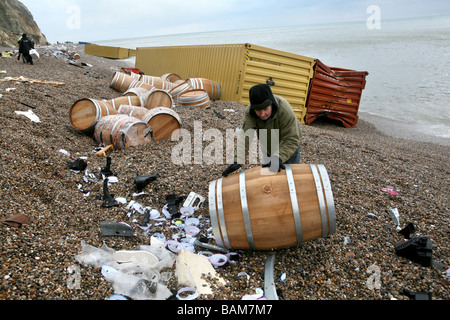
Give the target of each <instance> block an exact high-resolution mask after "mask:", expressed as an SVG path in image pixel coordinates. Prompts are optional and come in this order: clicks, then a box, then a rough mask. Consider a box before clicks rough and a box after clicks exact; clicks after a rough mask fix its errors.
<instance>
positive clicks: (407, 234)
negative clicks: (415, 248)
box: [398, 222, 416, 239]
mask: <svg viewBox="0 0 450 320" xmlns="http://www.w3.org/2000/svg"><path fill="white" fill-rule="evenodd" d="M415 232H416V228H415V227H414V224H412V223H411V222H410V223H408V224H407V225H406V227H405V228H403V229H402V230H400V231H399V232H398V233H400V234H402V235H403V236H404V237H405V239H411V234H414V233H415Z"/></svg>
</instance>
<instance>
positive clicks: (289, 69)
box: [136, 43, 316, 124]
mask: <svg viewBox="0 0 450 320" xmlns="http://www.w3.org/2000/svg"><path fill="white" fill-rule="evenodd" d="M315 64H316V59H313V58H309V57H305V56H301V55H298V54H293V53H289V52H284V51H280V50H275V49H271V48H266V47H262V46H258V45H253V44H248V43H246V44H226V45H199V46H171V47H148V48H137V56H136V68H138V69H140V70H141V71H143V72H144V73H145V74H146V75H151V76H158V77H160V76H162V75H164V74H167V73H175V74H178V75H179V76H180V77H182V78H183V79H189V78H207V79H210V80H212V81H215V82H217V83H219V84H220V85H221V89H222V96H221V99H222V100H229V101H236V102H239V103H241V104H243V105H249V104H250V101H249V90H250V88H251V87H253V86H254V85H257V84H261V83H267V82H268V81H273V83H275V85H274V86H273V87H272V90H273V92H274V94H278V95H281V96H283V97H284V98H286V99H287V100H288V101H289V102H290V104H291V106H292V108H293V109H294V112H295V113H296V115H297V118H298V119H299V121H300V122H301V123H303V124H304V123H305V116H306V100H307V97H308V91H309V86H310V82H311V79H312V78H313V76H314V66H315Z"/></svg>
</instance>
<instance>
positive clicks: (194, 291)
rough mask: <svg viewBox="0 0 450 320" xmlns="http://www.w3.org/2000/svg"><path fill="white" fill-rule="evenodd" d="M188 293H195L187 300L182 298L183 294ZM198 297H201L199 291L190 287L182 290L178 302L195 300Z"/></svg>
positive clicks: (179, 292) (178, 294)
mask: <svg viewBox="0 0 450 320" xmlns="http://www.w3.org/2000/svg"><path fill="white" fill-rule="evenodd" d="M186 292H193V293H192V294H191V295H189V296H187V297H185V298H183V297H181V294H183V293H186ZM198 296H199V294H198V291H197V290H196V289H195V288H190V287H187V288H182V289H180V290H179V291H178V293H177V299H178V300H195V299H197V298H198Z"/></svg>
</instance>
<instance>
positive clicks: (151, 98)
mask: <svg viewBox="0 0 450 320" xmlns="http://www.w3.org/2000/svg"><path fill="white" fill-rule="evenodd" d="M144 103H145V106H146V107H147V108H148V109H154V108H159V107H164V108H172V107H173V99H172V96H171V95H170V94H169V93H168V92H167V91H165V90H162V89H153V90H151V91H149V92H148V93H147V94H146V95H145V101H144Z"/></svg>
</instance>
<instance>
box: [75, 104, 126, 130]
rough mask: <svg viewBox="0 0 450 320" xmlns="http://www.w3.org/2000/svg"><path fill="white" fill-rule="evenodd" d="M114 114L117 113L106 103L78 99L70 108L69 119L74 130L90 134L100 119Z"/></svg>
mask: <svg viewBox="0 0 450 320" xmlns="http://www.w3.org/2000/svg"><path fill="white" fill-rule="evenodd" d="M114 114H117V111H116V110H115V109H114V107H113V106H112V105H110V104H108V103H107V101H103V100H96V99H80V100H78V101H76V102H75V103H74V104H73V105H72V107H71V108H70V111H69V119H70V123H71V124H72V126H73V127H74V128H75V129H77V130H79V131H81V132H84V133H86V134H92V133H94V130H95V126H96V125H97V123H98V121H100V119H102V118H103V117H106V116H109V115H114Z"/></svg>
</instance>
